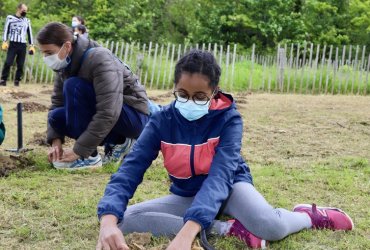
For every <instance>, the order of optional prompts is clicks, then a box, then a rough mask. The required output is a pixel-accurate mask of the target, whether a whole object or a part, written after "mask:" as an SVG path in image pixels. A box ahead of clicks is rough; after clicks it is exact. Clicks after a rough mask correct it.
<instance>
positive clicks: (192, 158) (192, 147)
mask: <svg viewBox="0 0 370 250" xmlns="http://www.w3.org/2000/svg"><path fill="white" fill-rule="evenodd" d="M194 147H195V146H194V145H191V151H190V168H191V175H192V176H193V177H194V176H195V168H194Z"/></svg>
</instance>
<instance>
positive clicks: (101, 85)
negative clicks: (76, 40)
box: [73, 48, 123, 158]
mask: <svg viewBox="0 0 370 250" xmlns="http://www.w3.org/2000/svg"><path fill="white" fill-rule="evenodd" d="M82 67H87V68H88V69H89V71H90V74H91V76H92V78H93V84H94V90H95V95H96V107H95V108H96V113H95V115H94V116H93V118H92V120H91V122H90V123H89V125H88V127H87V128H86V130H85V131H84V132H83V133H82V134H81V136H80V137H79V138H78V140H77V141H76V143H75V145H74V147H73V151H74V152H75V153H76V154H77V155H79V156H82V157H85V158H86V157H89V156H90V155H91V153H92V152H94V151H95V150H96V147H97V146H98V145H99V144H100V143H101V142H102V141H103V140H104V138H105V137H106V136H107V135H108V133H109V132H110V131H111V130H112V128H113V126H114V125H115V124H116V122H117V120H118V118H119V116H120V114H121V110H122V105H123V75H122V69H120V68H119V66H118V65H117V62H116V61H115V58H114V56H113V55H112V54H111V52H110V51H108V50H107V49H104V48H96V49H94V50H92V51H91V52H90V53H89V55H88V58H86V60H85V61H84V63H83V65H82Z"/></svg>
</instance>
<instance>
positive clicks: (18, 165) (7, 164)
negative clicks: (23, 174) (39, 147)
mask: <svg viewBox="0 0 370 250" xmlns="http://www.w3.org/2000/svg"><path fill="white" fill-rule="evenodd" d="M34 164H35V162H34V161H33V160H31V159H30V158H28V157H26V156H22V155H20V156H13V155H10V156H3V155H0V177H6V176H8V175H9V174H10V173H12V172H16V171H18V170H21V169H25V168H29V167H32V166H33V165H34Z"/></svg>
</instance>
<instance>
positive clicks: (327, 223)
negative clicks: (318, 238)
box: [312, 204, 334, 228]
mask: <svg viewBox="0 0 370 250" xmlns="http://www.w3.org/2000/svg"><path fill="white" fill-rule="evenodd" d="M312 215H313V216H312V217H313V221H314V224H315V227H316V228H333V226H334V224H333V221H332V220H331V219H330V218H329V217H328V216H325V215H322V214H320V212H318V211H317V207H316V204H312Z"/></svg>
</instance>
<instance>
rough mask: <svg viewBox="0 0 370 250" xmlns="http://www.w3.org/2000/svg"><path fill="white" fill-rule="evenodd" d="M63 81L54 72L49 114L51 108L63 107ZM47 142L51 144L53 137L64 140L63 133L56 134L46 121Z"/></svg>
mask: <svg viewBox="0 0 370 250" xmlns="http://www.w3.org/2000/svg"><path fill="white" fill-rule="evenodd" d="M63 105H64V102H63V82H62V80H61V78H60V76H59V74H58V73H55V77H54V89H53V93H52V94H51V107H50V110H49V115H50V112H51V111H52V110H54V109H55V108H58V107H63ZM46 134H47V142H48V143H49V144H50V145H52V144H53V141H54V140H55V139H60V140H61V142H62V143H63V142H64V135H60V134H58V133H57V132H56V131H55V130H54V129H53V128H52V127H51V126H50V124H49V123H48V124H47V132H46Z"/></svg>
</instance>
